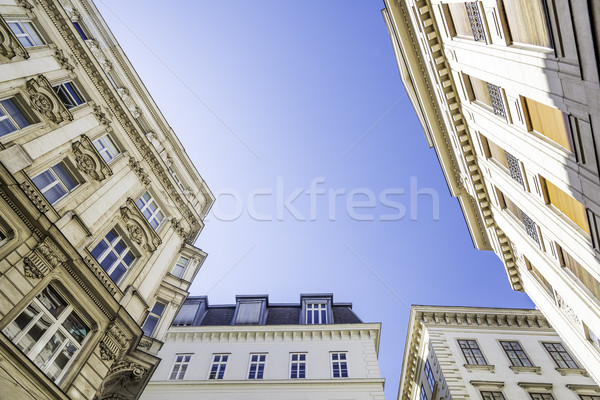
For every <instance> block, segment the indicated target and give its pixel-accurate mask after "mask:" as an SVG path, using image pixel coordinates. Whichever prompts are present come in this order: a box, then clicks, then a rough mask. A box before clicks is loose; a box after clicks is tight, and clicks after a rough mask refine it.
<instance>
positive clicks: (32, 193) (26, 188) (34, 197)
mask: <svg viewBox="0 0 600 400" xmlns="http://www.w3.org/2000/svg"><path fill="white" fill-rule="evenodd" d="M19 186H21V189H23V192H24V193H25V194H26V195H27V197H29V200H31V202H32V203H33V204H34V205H35V206H36V207H37V209H38V210H40V211H41V212H46V211H48V210H50V205H49V204H48V201H47V200H46V198H45V197H44V196H43V195H42V194H41V193H40V191H39V190H38V188H36V187H35V185H34V184H33V182H31V181H30V180H29V179H27V180H25V181H23V182H21V183H20V184H19Z"/></svg>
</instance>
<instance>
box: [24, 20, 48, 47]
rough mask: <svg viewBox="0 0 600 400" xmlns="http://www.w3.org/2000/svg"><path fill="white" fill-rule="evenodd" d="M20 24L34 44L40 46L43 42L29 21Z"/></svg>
mask: <svg viewBox="0 0 600 400" xmlns="http://www.w3.org/2000/svg"><path fill="white" fill-rule="evenodd" d="M22 24H23V27H24V28H25V30H26V31H27V34H29V37H30V38H31V40H32V41H33V43H34V45H35V46H41V45H43V44H44V42H43V41H42V39H40V36H39V35H38V33H37V31H36V30H35V28H34V27H33V24H32V23H31V22H22Z"/></svg>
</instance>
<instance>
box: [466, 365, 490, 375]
mask: <svg viewBox="0 0 600 400" xmlns="http://www.w3.org/2000/svg"><path fill="white" fill-rule="evenodd" d="M463 366H464V367H465V368H466V369H467V371H469V372H473V371H489V372H491V373H492V374H493V373H494V372H496V371H495V368H496V367H495V365H489V364H486V365H479V364H465V365H463Z"/></svg>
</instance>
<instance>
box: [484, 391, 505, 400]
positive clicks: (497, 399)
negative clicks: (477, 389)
mask: <svg viewBox="0 0 600 400" xmlns="http://www.w3.org/2000/svg"><path fill="white" fill-rule="evenodd" d="M481 398H482V399H483V400H504V395H503V394H502V392H481Z"/></svg>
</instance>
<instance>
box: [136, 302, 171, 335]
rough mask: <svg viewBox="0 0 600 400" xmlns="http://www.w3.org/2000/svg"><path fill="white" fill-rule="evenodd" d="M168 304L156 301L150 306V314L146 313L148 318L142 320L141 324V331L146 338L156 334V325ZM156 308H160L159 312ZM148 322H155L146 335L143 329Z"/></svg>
mask: <svg viewBox="0 0 600 400" xmlns="http://www.w3.org/2000/svg"><path fill="white" fill-rule="evenodd" d="M168 305H169V303H168V302H166V301H164V300H161V299H158V300H156V301H155V302H154V305H153V306H152V309H151V310H150V312H149V313H148V316H146V319H145V320H144V323H143V324H142V331H144V335H146V336H148V337H152V336H153V335H154V333H155V332H156V329H157V328H158V324H159V323H160V319H161V318H162V316H163V314H164V313H165V310H166V309H167V307H168ZM156 306H162V307H161V309H160V311H159V310H157V309H156ZM148 321H156V322H155V323H154V327H153V328H152V331H151V332H148V333H146V331H145V329H144V328H145V327H146V324H147V323H148Z"/></svg>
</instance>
